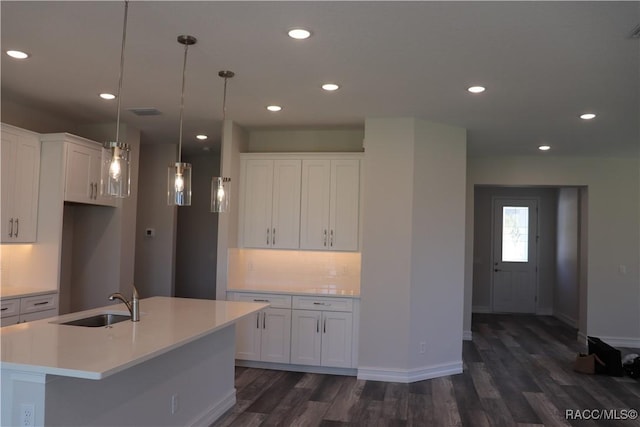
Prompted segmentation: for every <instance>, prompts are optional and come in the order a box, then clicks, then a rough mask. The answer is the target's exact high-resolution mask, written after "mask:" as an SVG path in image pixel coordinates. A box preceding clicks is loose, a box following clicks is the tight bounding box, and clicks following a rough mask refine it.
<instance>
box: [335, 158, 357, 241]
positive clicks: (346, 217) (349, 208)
mask: <svg viewBox="0 0 640 427" xmlns="http://www.w3.org/2000/svg"><path fill="white" fill-rule="evenodd" d="M330 206H331V209H330V211H329V249H330V250H336V251H355V250H357V249H358V220H359V216H360V161H359V160H348V159H345V160H332V161H331V202H330Z"/></svg>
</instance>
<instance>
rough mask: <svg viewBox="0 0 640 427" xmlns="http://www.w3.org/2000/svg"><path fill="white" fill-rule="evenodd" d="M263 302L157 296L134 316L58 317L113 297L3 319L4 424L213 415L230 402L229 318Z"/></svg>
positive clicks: (154, 421)
mask: <svg viewBox="0 0 640 427" xmlns="http://www.w3.org/2000/svg"><path fill="white" fill-rule="evenodd" d="M267 306H268V304H263V303H245V302H229V301H210V300H194V299H182V298H168V297H153V298H148V299H143V300H141V301H140V312H141V320H140V322H135V323H134V322H131V321H129V320H127V321H124V322H120V323H116V324H113V325H111V326H107V327H98V328H92V327H82V326H71V325H63V324H62V323H64V322H67V321H71V320H76V319H81V318H86V317H89V316H91V315H94V314H101V313H115V314H128V312H127V309H126V307H125V305H124V304H119V305H111V306H107V307H103V308H99V309H94V310H88V311H85V312H81V313H73V314H69V315H65V316H59V317H56V318H50V319H45V320H40V321H35V322H30V323H24V324H19V325H14V326H9V327H5V328H3V329H2V331H1V334H2V335H1V340H2V349H1V353H2V358H1V363H0V367H1V369H2V405H1V415H0V417H1V418H0V420H1V424H2V425H3V426H4V425H7V426H10V425H25V421H28V422H29V423H30V424H28V425H34V426H44V425H46V426H49V425H51V426H54V425H64V426H72V425H82V426H92V425H96V426H98V425H103V426H125V425H127V426H128V425H130V426H178V425H179V426H188V425H193V426H199V425H203V426H206V425H209V424H211V423H212V422H213V421H214V420H215V419H217V418H218V417H220V415H222V414H223V413H224V412H225V411H226V410H227V409H229V408H230V407H232V406H233V405H234V403H235V388H234V352H235V322H237V321H238V320H240V319H242V318H244V317H246V316H248V315H250V314H252V313H255V312H258V311H260V310H262V309H264V308H266V307H267Z"/></svg>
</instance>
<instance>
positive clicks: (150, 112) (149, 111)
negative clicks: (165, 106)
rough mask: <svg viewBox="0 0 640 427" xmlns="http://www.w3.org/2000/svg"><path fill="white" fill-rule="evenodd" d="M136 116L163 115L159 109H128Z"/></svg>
mask: <svg viewBox="0 0 640 427" xmlns="http://www.w3.org/2000/svg"><path fill="white" fill-rule="evenodd" d="M128 110H129V111H131V112H132V113H133V114H135V115H136V116H159V115H160V114H162V113H161V112H160V110H158V109H157V108H128Z"/></svg>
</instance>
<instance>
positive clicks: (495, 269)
mask: <svg viewBox="0 0 640 427" xmlns="http://www.w3.org/2000/svg"><path fill="white" fill-rule="evenodd" d="M493 271H502V270H500V269H499V268H494V269H493Z"/></svg>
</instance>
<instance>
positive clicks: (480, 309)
mask: <svg viewBox="0 0 640 427" xmlns="http://www.w3.org/2000/svg"><path fill="white" fill-rule="evenodd" d="M471 312H472V313H493V310H491V307H489V306H487V305H474V306H473V307H471Z"/></svg>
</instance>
